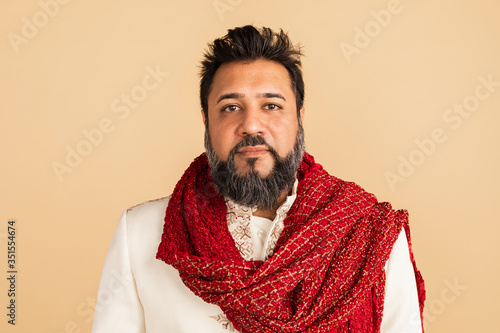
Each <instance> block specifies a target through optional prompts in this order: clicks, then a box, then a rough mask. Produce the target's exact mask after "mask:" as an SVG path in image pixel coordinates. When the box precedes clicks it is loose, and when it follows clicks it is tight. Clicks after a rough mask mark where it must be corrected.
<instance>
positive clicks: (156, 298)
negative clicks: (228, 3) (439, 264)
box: [93, 26, 424, 333]
mask: <svg viewBox="0 0 500 333" xmlns="http://www.w3.org/2000/svg"><path fill="white" fill-rule="evenodd" d="M300 56H301V52H300V50H299V49H298V48H297V47H294V46H293V45H292V44H291V42H290V40H289V39H288V36H287V35H286V34H285V33H283V31H281V32H279V33H275V32H273V31H272V30H270V29H267V28H262V29H261V30H258V29H256V28H254V27H253V26H245V27H241V28H235V29H232V30H229V32H228V34H227V35H226V36H225V37H223V38H221V39H216V40H215V41H214V42H213V43H212V44H210V47H209V50H208V51H207V53H206V54H205V57H204V60H203V62H202V72H201V83H200V98H201V105H202V119H203V121H204V123H205V126H206V131H205V147H206V154H202V155H200V156H199V157H197V158H196V159H195V160H194V162H193V163H192V164H191V165H190V166H189V168H188V169H187V170H186V171H185V173H184V175H183V176H182V178H181V179H180V180H179V182H178V183H177V185H176V187H175V189H174V192H173V194H172V196H171V197H169V198H164V199H159V200H155V201H152V202H147V203H144V204H142V205H139V206H136V207H133V208H131V209H129V210H127V211H126V212H125V213H124V214H123V215H122V218H121V220H120V223H119V225H118V228H117V230H116V233H115V235H114V237H113V240H112V243H111V246H110V249H109V251H108V255H107V257H106V262H105V266H104V270H103V273H102V278H101V283H100V287H99V293H98V302H97V305H96V312H95V318H94V325H93V332H94V333H100V332H120V333H122V332H130V333H132V332H154V333H156V332H176V333H179V332H190V333H192V332H226V331H231V332H236V331H239V332H398V333H403V332H421V331H422V324H421V313H422V312H421V311H422V307H423V299H424V289H423V281H422V279H421V276H420V273H419V272H418V271H417V270H416V268H415V265H414V260H413V255H412V253H411V251H410V248H409V236H408V235H409V234H408V233H407V231H408V224H407V213H406V212H405V211H394V210H393V209H392V208H391V207H390V205H389V204H388V203H378V202H377V200H376V199H375V197H374V196H373V195H372V194H369V193H367V192H365V191H364V190H362V189H361V188H360V187H359V186H357V185H355V184H353V183H348V182H344V181H342V180H340V179H338V178H335V177H333V176H331V175H329V174H328V173H327V172H326V171H325V170H323V168H322V167H321V165H319V164H317V163H315V161H314V158H313V157H312V156H310V155H309V154H307V153H305V150H304V132H303V128H302V122H303V118H304V107H303V101H304V83H303V80H302V73H301V69H300V65H301V63H300ZM407 236H408V238H407ZM156 258H157V259H160V260H157V259H156Z"/></svg>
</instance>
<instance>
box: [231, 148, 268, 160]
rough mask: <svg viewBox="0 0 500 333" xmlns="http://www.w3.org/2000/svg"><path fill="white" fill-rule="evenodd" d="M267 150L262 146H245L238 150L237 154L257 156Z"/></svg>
mask: <svg viewBox="0 0 500 333" xmlns="http://www.w3.org/2000/svg"><path fill="white" fill-rule="evenodd" d="M268 152H269V149H267V148H266V147H264V146H247V147H243V148H241V149H239V150H238V152H237V154H240V155H243V156H244V157H246V158H250V157H259V156H262V155H264V154H266V153H268Z"/></svg>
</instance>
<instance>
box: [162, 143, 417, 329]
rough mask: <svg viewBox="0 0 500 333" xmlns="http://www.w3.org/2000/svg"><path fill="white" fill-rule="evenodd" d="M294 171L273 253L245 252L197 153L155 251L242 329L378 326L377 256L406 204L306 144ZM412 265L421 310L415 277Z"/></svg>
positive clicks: (380, 277) (380, 267) (380, 285)
mask: <svg viewBox="0 0 500 333" xmlns="http://www.w3.org/2000/svg"><path fill="white" fill-rule="evenodd" d="M298 179H299V185H298V188H297V199H296V200H295V203H294V204H293V206H292V207H291V208H290V211H289V212H288V215H287V217H286V219H285V220H284V224H285V229H284V230H283V232H282V235H281V237H280V239H279V241H278V244H277V245H276V249H275V252H274V254H273V255H272V256H271V257H270V258H269V259H268V260H267V261H265V262H261V261H245V260H244V259H243V258H242V257H241V255H240V253H239V251H238V249H237V248H236V245H235V243H234V240H233V238H232V236H231V234H230V232H229V230H228V227H227V221H226V205H225V202H224V198H223V197H222V196H220V195H219V194H218V193H217V192H216V190H215V188H214V187H213V183H212V179H211V177H210V175H209V169H208V164H207V159H206V156H205V154H202V155H200V156H199V157H198V158H196V159H195V160H194V162H193V163H192V164H191V166H190V167H189V168H188V169H187V170H186V172H185V173H184V175H183V176H182V178H181V180H180V181H179V182H178V183H177V185H176V187H175V190H174V192H173V194H172V198H171V199H170V201H169V204H168V207H167V211H166V216H165V226H164V230H163V236H162V241H161V243H160V246H159V248H158V253H157V255H156V257H157V258H158V259H161V260H163V261H165V262H166V263H167V264H170V265H172V266H173V267H175V268H176V269H177V270H178V271H179V275H180V277H181V279H182V280H183V282H184V284H185V285H186V286H187V287H188V288H189V289H190V290H191V291H192V292H194V293H195V294H196V295H198V296H199V297H201V298H202V299H203V300H205V301H206V302H208V303H213V304H217V305H218V306H219V307H220V308H221V309H222V310H223V311H224V313H225V314H226V316H227V318H228V319H229V320H230V321H231V322H232V323H233V325H234V326H235V328H236V329H237V330H239V331H240V332H243V333H246V332H253V333H254V332H315V333H317V332H378V331H379V330H380V323H381V319H382V310H383V301H384V286H385V271H384V265H385V263H386V261H387V259H388V258H389V255H390V253H391V249H392V246H393V244H394V242H395V241H396V239H397V237H398V235H399V233H400V231H401V227H402V226H405V228H407V220H408V216H407V212H406V211H402V210H400V211H394V210H393V209H392V208H391V206H390V204H388V203H378V202H377V200H376V199H375V197H374V196H373V195H372V194H369V193H367V192H365V191H364V190H362V189H361V188H360V187H359V186H357V185H355V184H354V183H349V182H344V181H342V180H340V179H338V178H335V177H333V176H331V175H329V174H328V173H327V172H326V171H325V170H323V168H322V166H321V165H320V164H317V163H315V162H314V159H313V157H312V156H310V155H309V154H307V153H306V154H305V156H304V159H303V161H302V163H301V167H300V168H299V172H298ZM408 231H409V230H408V229H407V234H408V237H409V233H408ZM408 240H409V238H408ZM411 258H412V261H413V264H414V260H413V254H411ZM415 272H416V276H417V285H418V288H419V297H420V300H421V302H420V304H421V313H422V307H423V299H424V289H423V280H422V279H421V276H420V273H419V272H418V271H417V270H416V267H415Z"/></svg>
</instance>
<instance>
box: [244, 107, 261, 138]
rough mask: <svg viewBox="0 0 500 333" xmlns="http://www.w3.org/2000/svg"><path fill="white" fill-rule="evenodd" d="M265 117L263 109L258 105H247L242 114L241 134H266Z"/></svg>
mask: <svg viewBox="0 0 500 333" xmlns="http://www.w3.org/2000/svg"><path fill="white" fill-rule="evenodd" d="M265 129H266V126H265V119H264V114H263V113H262V111H261V110H260V109H259V108H257V107H254V106H252V107H247V108H246V109H245V111H244V112H243V114H242V117H241V122H240V126H239V134H240V135H241V136H247V135H260V136H262V135H264V133H265Z"/></svg>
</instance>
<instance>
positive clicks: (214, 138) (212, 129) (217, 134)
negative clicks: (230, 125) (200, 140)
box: [208, 123, 232, 161]
mask: <svg viewBox="0 0 500 333" xmlns="http://www.w3.org/2000/svg"><path fill="white" fill-rule="evenodd" d="M208 127H209V129H208V131H209V134H210V140H211V142H212V147H213V148H214V150H215V152H216V153H217V155H218V156H219V158H221V159H222V160H224V161H226V159H227V157H228V156H229V151H230V150H231V148H232V147H231V138H230V135H229V132H228V131H225V130H224V129H222V128H220V127H216V126H210V123H209V126H208Z"/></svg>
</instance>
